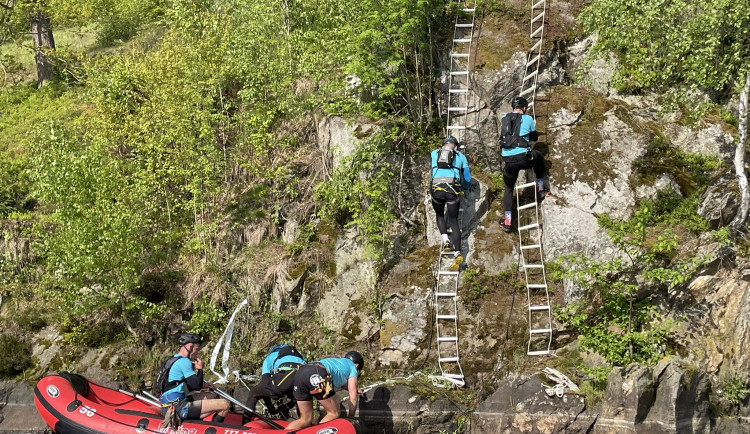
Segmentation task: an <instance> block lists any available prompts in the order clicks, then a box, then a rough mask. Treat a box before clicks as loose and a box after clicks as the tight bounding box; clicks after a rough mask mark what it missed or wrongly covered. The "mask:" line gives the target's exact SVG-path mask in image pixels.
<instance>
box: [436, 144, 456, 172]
mask: <svg viewBox="0 0 750 434" xmlns="http://www.w3.org/2000/svg"><path fill="white" fill-rule="evenodd" d="M454 158H456V151H454V150H453V147H452V146H451V145H444V146H443V147H442V148H440V150H439V151H438V155H437V167H438V169H452V168H453V159H454Z"/></svg>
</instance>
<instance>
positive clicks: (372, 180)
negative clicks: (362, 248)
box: [317, 132, 396, 258]
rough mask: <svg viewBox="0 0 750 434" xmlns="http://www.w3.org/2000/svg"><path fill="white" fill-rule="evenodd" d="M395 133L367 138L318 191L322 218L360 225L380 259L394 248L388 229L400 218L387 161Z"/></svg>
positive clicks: (362, 235)
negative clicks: (392, 194)
mask: <svg viewBox="0 0 750 434" xmlns="http://www.w3.org/2000/svg"><path fill="white" fill-rule="evenodd" d="M393 133H394V132H391V133H379V134H376V135H374V136H372V137H369V138H367V139H365V140H364V141H363V143H362V144H361V145H360V146H359V147H357V149H356V150H355V151H354V154H352V155H350V156H348V157H345V158H344V159H342V161H341V164H340V166H339V167H338V168H337V169H336V170H335V171H334V173H333V176H332V178H331V180H330V181H329V182H326V183H323V184H320V185H319V188H318V189H317V194H318V198H319V200H320V202H321V204H322V206H321V211H320V213H321V215H322V217H324V218H327V217H331V218H334V219H336V220H338V221H339V222H343V223H344V224H346V225H347V226H356V227H357V228H358V229H359V230H360V233H361V236H360V237H361V238H362V240H363V241H364V242H365V244H366V246H367V247H369V249H370V253H371V254H372V255H373V256H374V257H376V258H380V257H381V256H382V254H383V252H384V251H385V250H386V249H387V248H388V247H389V246H390V241H389V240H388V236H387V229H388V227H389V225H390V224H391V222H393V221H394V220H395V218H396V216H395V214H394V213H393V204H392V203H391V200H390V198H389V196H388V194H387V193H388V190H389V187H390V186H391V184H392V182H391V180H392V179H393V175H394V169H393V167H392V165H391V164H390V163H389V162H388V161H387V159H386V157H387V156H388V155H389V154H390V152H391V146H393V142H394V137H393V136H392V135H393Z"/></svg>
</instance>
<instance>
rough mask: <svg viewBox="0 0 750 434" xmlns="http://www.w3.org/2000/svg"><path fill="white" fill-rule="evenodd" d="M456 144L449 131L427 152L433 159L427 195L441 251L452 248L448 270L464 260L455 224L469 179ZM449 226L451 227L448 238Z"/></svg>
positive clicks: (466, 163)
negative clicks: (451, 262) (429, 199)
mask: <svg viewBox="0 0 750 434" xmlns="http://www.w3.org/2000/svg"><path fill="white" fill-rule="evenodd" d="M457 148H458V140H456V138H455V137H453V136H451V135H448V136H446V137H445V139H443V146H442V147H441V148H440V149H435V150H433V151H432V152H431V153H430V157H431V159H432V176H431V179H432V182H431V184H430V197H431V198H432V208H433V209H434V210H435V220H436V222H437V227H438V230H439V231H440V237H441V239H442V243H443V244H442V249H443V251H444V252H451V251H453V252H455V254H454V259H453V264H451V265H450V267H449V268H448V269H449V270H451V271H458V268H459V266H460V265H461V263H462V262H463V260H464V258H463V256H462V255H461V227H460V226H459V225H458V210H459V208H460V205H459V202H460V198H461V196H462V195H463V193H464V190H466V189H468V188H469V185H470V183H471V172H470V170H469V162H468V161H467V160H466V156H465V155H464V154H462V153H461V152H459V151H458V149H457ZM446 210H447V212H446ZM448 227H450V228H451V235H450V239H449V238H448Z"/></svg>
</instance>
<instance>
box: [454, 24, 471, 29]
mask: <svg viewBox="0 0 750 434" xmlns="http://www.w3.org/2000/svg"><path fill="white" fill-rule="evenodd" d="M456 27H458V28H460V29H468V28H471V27H474V24H465V23H460V24H456Z"/></svg>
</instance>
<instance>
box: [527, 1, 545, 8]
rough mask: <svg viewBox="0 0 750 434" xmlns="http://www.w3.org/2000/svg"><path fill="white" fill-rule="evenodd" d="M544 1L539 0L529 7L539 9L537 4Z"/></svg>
mask: <svg viewBox="0 0 750 434" xmlns="http://www.w3.org/2000/svg"><path fill="white" fill-rule="evenodd" d="M545 1H547V0H539V1H538V2H536V3H534V5H533V6H531V9H539V5H543V4H544V2H545Z"/></svg>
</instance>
